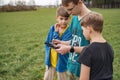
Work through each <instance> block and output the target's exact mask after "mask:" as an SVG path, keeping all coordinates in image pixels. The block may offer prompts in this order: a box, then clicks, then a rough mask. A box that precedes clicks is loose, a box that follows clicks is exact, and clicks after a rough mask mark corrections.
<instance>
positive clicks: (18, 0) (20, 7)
mask: <svg viewBox="0 0 120 80" xmlns="http://www.w3.org/2000/svg"><path fill="white" fill-rule="evenodd" d="M2 1H3V0H0V2H2ZM28 10H36V7H35V1H34V0H29V2H28V4H27V3H26V1H25V0H15V1H13V0H10V2H9V3H8V5H4V6H2V7H1V8H0V11H6V12H13V11H28Z"/></svg>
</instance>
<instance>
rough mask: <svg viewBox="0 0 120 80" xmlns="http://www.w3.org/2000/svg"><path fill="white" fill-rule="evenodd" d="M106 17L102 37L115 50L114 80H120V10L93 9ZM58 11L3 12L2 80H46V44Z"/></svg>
mask: <svg viewBox="0 0 120 80" xmlns="http://www.w3.org/2000/svg"><path fill="white" fill-rule="evenodd" d="M91 10H93V11H97V12H100V13H101V14H103V16H104V20H105V21H104V22H105V24H104V30H103V35H104V37H105V39H107V40H108V42H109V43H110V44H111V45H112V46H113V48H114V52H115V54H114V64H113V65H114V80H119V79H120V51H119V49H120V37H119V35H120V21H119V18H120V15H119V14H120V10H119V9H97V8H96V9H91ZM55 22H56V21H55V9H54V8H50V9H47V8H46V9H44V8H42V9H39V10H37V11H26V12H24V11H23V12H8V13H7V12H3V13H0V80H43V75H44V71H45V64H44V54H45V51H44V41H45V38H46V35H47V33H48V30H49V27H50V25H52V24H54V23H55Z"/></svg>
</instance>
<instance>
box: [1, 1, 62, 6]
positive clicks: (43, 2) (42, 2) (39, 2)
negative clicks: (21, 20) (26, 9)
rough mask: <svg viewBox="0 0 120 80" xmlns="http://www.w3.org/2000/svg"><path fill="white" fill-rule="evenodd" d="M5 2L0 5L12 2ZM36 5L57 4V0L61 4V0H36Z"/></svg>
mask: <svg viewBox="0 0 120 80" xmlns="http://www.w3.org/2000/svg"><path fill="white" fill-rule="evenodd" d="M2 1H4V2H2V3H1V2H0V5H2V4H3V3H4V4H8V3H9V2H10V0H2ZM11 1H13V2H14V1H18V0H11ZM19 1H22V0H19ZM23 1H26V2H29V1H30V0H23ZM34 1H35V3H36V5H49V4H50V5H56V2H57V1H58V2H59V4H60V3H61V0H34Z"/></svg>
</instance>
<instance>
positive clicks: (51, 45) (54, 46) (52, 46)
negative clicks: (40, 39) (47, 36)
mask: <svg viewBox="0 0 120 80" xmlns="http://www.w3.org/2000/svg"><path fill="white" fill-rule="evenodd" d="M45 44H46V45H47V46H49V47H51V48H54V49H58V47H57V46H56V45H55V44H53V43H51V42H50V43H47V42H45Z"/></svg>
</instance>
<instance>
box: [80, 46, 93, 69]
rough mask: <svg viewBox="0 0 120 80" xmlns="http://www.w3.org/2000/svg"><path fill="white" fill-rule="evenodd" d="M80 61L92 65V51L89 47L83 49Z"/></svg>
mask: <svg viewBox="0 0 120 80" xmlns="http://www.w3.org/2000/svg"><path fill="white" fill-rule="evenodd" d="M78 62H79V63H81V64H84V65H86V66H88V67H91V52H90V50H89V49H88V48H87V47H85V48H84V49H83V50H82V52H81V55H80V57H79V59H78Z"/></svg>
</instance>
